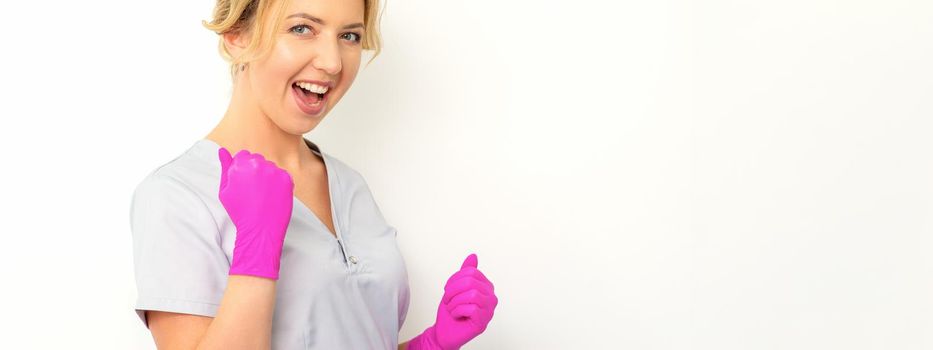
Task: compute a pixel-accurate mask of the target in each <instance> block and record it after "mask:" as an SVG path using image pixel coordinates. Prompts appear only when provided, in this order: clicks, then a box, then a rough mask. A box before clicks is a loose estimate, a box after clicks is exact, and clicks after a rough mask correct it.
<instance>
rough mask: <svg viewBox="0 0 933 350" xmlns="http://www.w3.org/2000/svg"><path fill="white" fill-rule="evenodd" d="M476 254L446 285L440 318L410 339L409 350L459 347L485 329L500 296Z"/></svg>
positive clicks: (464, 262) (450, 349)
mask: <svg viewBox="0 0 933 350" xmlns="http://www.w3.org/2000/svg"><path fill="white" fill-rule="evenodd" d="M476 265H477V259H476V254H470V256H468V257H467V258H466V260H464V261H463V265H462V266H461V267H460V271H457V272H456V273H454V274H453V275H452V276H450V278H449V279H448V280H447V285H445V286H444V297H443V298H441V304H440V306H438V308H437V320H436V321H435V323H434V325H433V326H431V327H428V329H426V330H424V332H422V333H421V334H420V335H418V336H417V337H414V338H413V339H412V340H410V341H409V342H408V349H409V350H456V349H460V347H461V346H463V344H466V343H467V342H468V341H470V340H471V339H473V338H475V337H476V336H477V335H479V334H480V333H483V331H485V330H486V325H488V324H489V321H490V320H492V314H493V311H495V310H496V305H497V304H499V299H498V298H496V294H495V293H494V291H493V286H492V282H489V280H488V279H486V276H484V275H483V273H482V272H480V271H479V269H477V268H476Z"/></svg>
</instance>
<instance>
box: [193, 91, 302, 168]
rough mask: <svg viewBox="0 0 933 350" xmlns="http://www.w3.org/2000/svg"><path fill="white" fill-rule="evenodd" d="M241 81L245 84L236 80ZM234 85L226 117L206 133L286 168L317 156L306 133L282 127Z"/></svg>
mask: <svg viewBox="0 0 933 350" xmlns="http://www.w3.org/2000/svg"><path fill="white" fill-rule="evenodd" d="M237 85H242V84H237ZM237 90H240V89H235V90H234V94H233V98H231V99H230V105H229V106H228V107H227V111H226V113H224V117H223V119H222V120H221V121H220V123H218V124H217V126H216V127H214V129H213V130H211V132H210V133H209V134H208V135H207V136H206V137H205V138H207V139H209V140H211V141H214V142H216V143H217V144H218V145H220V146H222V147H224V148H226V149H227V150H228V151H230V154H231V155H236V153H237V152H239V151H240V150H243V149H245V150H247V151H249V152H250V153H259V154H262V156H263V157H264V158H265V159H266V160H269V161H271V162H273V163H275V164H276V165H277V166H278V167H280V168H283V169H286V170H294V169H302V168H303V166H304V165H307V164H310V163H311V162H313V161H314V158H315V156H314V155H313V154H312V153H311V150H310V149H309V148H308V146H307V145H306V144H305V142H304V138H303V135H301V134H299V135H294V134H290V133H288V132H286V131H284V130H282V129H281V128H280V127H279V126H278V125H276V124H275V123H273V122H272V119H270V118H269V117H268V116H267V115H265V113H263V112H262V110H261V109H260V108H258V106H257V105H256V104H255V102H254V101H253V100H252V99H250V98H244V95H245V94H242V93H237Z"/></svg>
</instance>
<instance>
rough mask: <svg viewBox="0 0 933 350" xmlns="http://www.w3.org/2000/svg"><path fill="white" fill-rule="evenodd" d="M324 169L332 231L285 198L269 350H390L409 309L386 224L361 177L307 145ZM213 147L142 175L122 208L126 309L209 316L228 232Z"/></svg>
mask: <svg viewBox="0 0 933 350" xmlns="http://www.w3.org/2000/svg"><path fill="white" fill-rule="evenodd" d="M304 141H305V143H306V144H307V145H308V147H309V148H310V149H311V150H312V151H313V152H314V153H315V154H316V155H318V156H320V157H321V158H322V159H323V161H324V165H325V168H326V174H327V185H328V193H329V195H330V204H331V205H330V207H331V212H330V215H331V220H332V221H333V226H334V232H333V233H332V232H331V231H330V229H329V228H328V227H327V225H326V224H324V222H323V221H322V220H321V219H320V218H318V217H317V215H315V214H314V212H313V211H312V210H311V209H310V208H308V207H307V206H306V205H305V204H304V203H303V202H302V201H301V200H299V199H298V198H297V197H294V198H293V200H294V205H293V208H292V216H291V221H290V222H289V226H288V231H287V232H286V235H285V243H284V245H283V249H282V258H281V264H280V271H279V280H278V282H277V283H276V303H275V311H274V315H273V322H272V346H273V349H395V348H397V346H398V331H399V330H400V329H401V327H402V325H403V323H404V322H405V317H406V314H407V311H408V305H409V285H408V274H407V271H406V266H405V262H404V259H403V258H402V255H401V252H400V251H399V248H398V245H397V242H396V235H397V230H396V229H395V227H393V226H391V225H389V224H388V223H387V222H386V220H385V218H384V217H383V215H382V212H381V211H380V210H379V207H378V205H377V204H376V202H375V199H374V197H373V194H372V192H371V191H370V189H369V187H368V185H367V184H366V181H365V179H364V178H363V176H362V175H361V174H360V173H359V172H357V171H356V170H354V169H352V168H351V167H349V166H348V165H347V164H346V163H344V162H342V161H340V160H339V159H336V158H333V157H331V156H330V155H329V154H327V153H326V152H322V151H321V150H320V148H319V147H318V146H317V145H316V144H314V143H312V142H311V141H309V140H307V139H304ZM219 148H220V146H219V145H218V144H217V143H215V142H213V141H211V140H208V139H200V140H198V141H196V142H195V143H194V145H192V146H191V147H190V148H189V149H188V150H186V151H185V152H184V153H182V154H181V155H180V156H178V157H176V158H175V159H173V160H171V161H170V162H168V163H165V164H163V165H161V166H159V167H157V168H156V169H155V170H153V171H152V172H151V173H149V174H148V175H147V176H146V177H145V178H144V179H143V180H142V181H141V182H140V183H139V185H138V186H137V187H136V189H135V191H134V192H133V196H132V203H131V207H130V224H131V230H132V235H133V252H134V257H133V259H134V267H135V273H136V285H137V290H138V298H137V301H136V305H135V309H136V313H137V315H138V316H139V318H140V320H141V321H142V322H143V324H145V325H148V324H147V322H146V318H145V316H144V313H143V312H144V310H159V311H169V312H178V313H186V314H195V315H203V316H211V317H213V316H216V314H217V308H218V306H219V304H220V300H221V298H222V297H223V292H224V288H225V287H226V280H227V272H228V271H229V269H230V262H231V259H232V257H233V246H234V242H235V239H236V227H235V226H234V225H233V222H232V221H231V220H230V217H229V216H228V215H227V212H226V210H225V209H224V208H223V205H222V204H221V203H220V200H219V199H218V197H217V191H218V188H219V185H220V161H219V159H218V157H217V151H218V149H219Z"/></svg>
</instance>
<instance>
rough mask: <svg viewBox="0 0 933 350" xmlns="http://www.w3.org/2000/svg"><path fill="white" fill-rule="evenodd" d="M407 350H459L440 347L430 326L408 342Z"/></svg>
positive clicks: (432, 327) (435, 333) (457, 349)
mask: <svg viewBox="0 0 933 350" xmlns="http://www.w3.org/2000/svg"><path fill="white" fill-rule="evenodd" d="M408 350H459V348H453V349H444V348H443V347H441V345H440V343H438V341H437V332H435V330H434V325H432V326H431V327H428V328H427V329H425V330H424V332H421V334H419V335H418V336H417V337H414V338H412V339H411V340H410V341H409V342H408Z"/></svg>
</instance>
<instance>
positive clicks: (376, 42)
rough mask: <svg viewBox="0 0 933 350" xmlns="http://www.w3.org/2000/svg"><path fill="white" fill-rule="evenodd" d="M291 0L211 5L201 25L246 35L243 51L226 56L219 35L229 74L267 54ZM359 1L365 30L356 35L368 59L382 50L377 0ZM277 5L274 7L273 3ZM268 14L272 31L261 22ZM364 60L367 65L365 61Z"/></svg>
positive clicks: (246, 0)
mask: <svg viewBox="0 0 933 350" xmlns="http://www.w3.org/2000/svg"><path fill="white" fill-rule="evenodd" d="M289 1H291V0H217V4H216V5H215V6H214V14H213V19H211V21H210V22H207V21H203V20H202V21H201V24H202V25H204V27H205V28H207V29H209V30H211V31H213V32H214V33H217V34H218V35H222V34H225V33H228V32H241V33H248V34H249V44H248V45H247V47H246V48H245V49H244V51H243V54H241V55H240V56H237V57H233V56H232V55H230V52H229V51H228V50H227V46H226V45H224V39H223V37H221V38H219V39H220V43H219V45H218V46H219V47H218V51H220V56H221V57H223V59H224V60H225V61H227V62H229V63H230V76H231V78H234V79H235V77H236V71H237V67H239V66H240V64H242V63H248V62H251V61H254V60H260V59H262V58H264V57H265V56H266V55H268V54H269V51H270V49H271V48H272V46H273V45H274V44H275V33H276V30H275V28H278V27H279V26H280V25H281V24H282V20H283V17H285V13H284V12H285V7H286V6H287V5H288V4H289ZM361 1H363V26H364V28H365V32H364V34H363V37H362V38H360V40H361V44H362V45H363V49H364V50H373V51H374V52H373V56H372V57H371V58H370V59H369V62H372V60H373V59H375V58H376V56H378V55H379V52H380V51H382V40H381V37H380V35H379V19H380V16H381V15H380V13H379V0H361ZM273 5H277V6H273ZM267 15H271V17H272V18H273V21H272V23H271V28H272V30H267V29H266V28H267V26H268V25H267V23H265V22H264V21H262V20H261V19H262V18H266V16H267ZM369 62H367V65H368V64H369Z"/></svg>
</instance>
